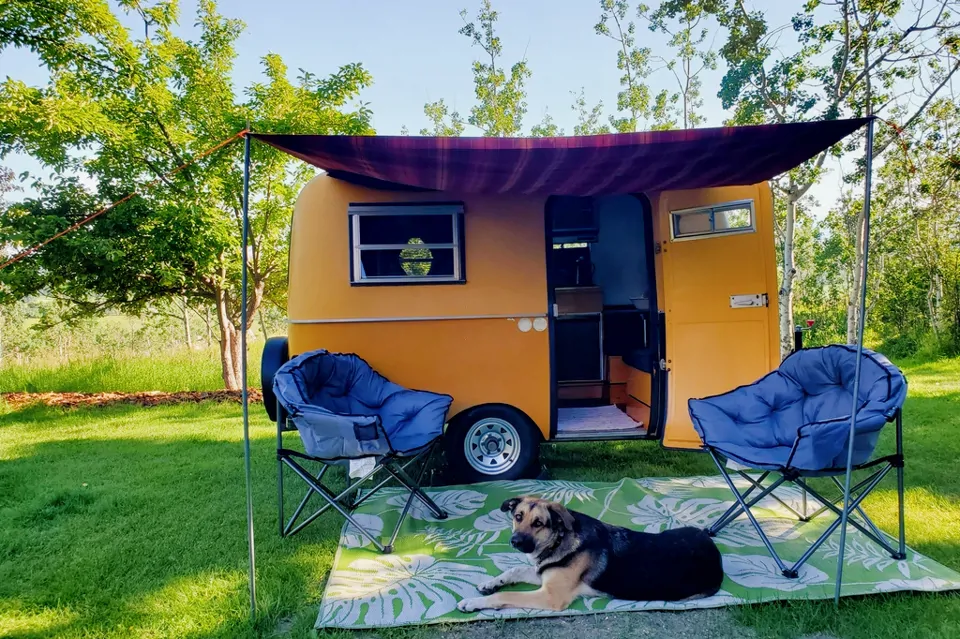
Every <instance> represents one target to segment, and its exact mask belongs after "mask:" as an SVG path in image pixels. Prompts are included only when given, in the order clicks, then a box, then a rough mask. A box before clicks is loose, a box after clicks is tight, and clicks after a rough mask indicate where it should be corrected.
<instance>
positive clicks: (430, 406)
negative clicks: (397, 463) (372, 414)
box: [378, 390, 453, 453]
mask: <svg viewBox="0 0 960 639" xmlns="http://www.w3.org/2000/svg"><path fill="white" fill-rule="evenodd" d="M452 403H453V398H452V397H450V396H449V395H440V394H437V393H430V392H427V391H417V390H403V391H400V392H398V393H394V394H393V395H391V396H390V397H388V398H387V399H386V400H385V401H384V402H383V405H382V406H381V407H380V409H379V411H378V412H379V415H380V419H381V422H382V424H383V429H384V431H385V432H386V435H387V439H388V440H389V441H390V446H391V447H392V448H393V449H394V450H396V451H397V452H400V453H404V452H408V451H411V450H416V449H419V448H422V447H423V446H424V445H426V444H428V443H429V442H431V441H433V440H434V439H436V438H437V437H439V436H440V435H442V434H443V425H444V423H445V422H446V418H447V411H448V410H449V409H450V405H451V404H452Z"/></svg>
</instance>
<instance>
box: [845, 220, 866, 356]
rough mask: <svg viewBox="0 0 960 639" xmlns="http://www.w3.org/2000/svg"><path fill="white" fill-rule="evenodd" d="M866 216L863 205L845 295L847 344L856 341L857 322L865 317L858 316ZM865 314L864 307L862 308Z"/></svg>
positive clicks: (855, 234)
mask: <svg viewBox="0 0 960 639" xmlns="http://www.w3.org/2000/svg"><path fill="white" fill-rule="evenodd" d="M865 223H866V218H865V217H864V214H863V207H862V206H861V207H860V212H859V213H858V214H857V225H856V228H855V230H854V243H853V277H852V278H851V279H852V285H851V287H850V294H849V295H848V296H847V344H856V343H857V327H858V326H859V324H858V322H863V321H865V317H864V318H861V317H858V316H859V314H860V288H861V287H862V286H863V279H862V276H863V271H864V264H863V231H864V224H865ZM864 316H866V309H864Z"/></svg>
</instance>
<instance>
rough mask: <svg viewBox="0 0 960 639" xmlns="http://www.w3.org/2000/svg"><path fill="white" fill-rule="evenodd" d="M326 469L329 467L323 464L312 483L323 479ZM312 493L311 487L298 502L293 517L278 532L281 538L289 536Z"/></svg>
mask: <svg viewBox="0 0 960 639" xmlns="http://www.w3.org/2000/svg"><path fill="white" fill-rule="evenodd" d="M328 468H330V467H329V466H328V465H326V464H324V465H323V467H322V468H321V469H320V472H318V473H317V474H316V475H315V476H314V481H316V482H319V481H320V480H321V479H323V476H324V475H325V474H326V472H327V469H328ZM314 492H315V491H314V490H313V488H311V487H308V488H307V492H306V494H305V495H304V496H303V499H301V500H300V504H299V505H298V506H297V509H296V510H295V511H293V515H292V516H291V517H290V521H289V522H288V523H287V525H286V527H284V528H282V529H281V531H280V536H281V537H286V536H287V535H289V534H290V529H291V528H292V527H293V525H294V523H296V521H297V519H298V518H299V517H300V514H301V513H303V509H304V508H305V507H306V505H307V502H308V501H310V497H311V496H312V495H313V493H314ZM324 510H325V509H324Z"/></svg>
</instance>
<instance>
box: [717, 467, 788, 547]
mask: <svg viewBox="0 0 960 639" xmlns="http://www.w3.org/2000/svg"><path fill="white" fill-rule="evenodd" d="M723 478H724V479H725V480H726V482H727V485H728V486H730V490H732V491H733V493H734V496H735V497H736V499H737V503H735V504H734V505H733V506H731V507H730V509H728V510H727V512H726V513H724V515H723V516H722V517H720V519H718V520H717V521H716V522H715V523H714V524H713V525H712V526H710V528H708V529H707V534H709V535H710V536H711V537H714V536H716V535H717V534H718V533H719V532H720V531H721V530H723V529H724V528H725V527H726V526H727V525H729V524H730V522H732V521H733V520H734V519H736V518H737V517H739V516H740V513H743V512H747V513H748V515H747V516H748V517H752V515H750V514H749V510H750V508H753V507H754V506H755V505H756V504H757V503H758V502H759V501H760V500H762V499H764V498H765V497H766V496H767V495H769V494H770V493H772V492H773V491H774V490H776V489H777V488H779V487H780V486H781V485H782V484H783V483H784V482H785V481H786V479H784V478H783V477H782V476H781V477H778V478H777V479H776V480H775V481H774V482H773V484H771V485H770V486H767V487H766V488H764V489H763V490H761V491H760V494H759V495H757V496H756V497H754V498H753V499H751V500H750V501H749V502H748V501H746V497H747V495H749V494H750V492H752V491H753V489H754V487H753V486H751V487H750V488H749V489H748V490H747V492H746V493H744V494H742V495H741V494H740V491H738V490H737V489H736V486H735V485H734V483H733V480H732V479H730V476H729V475H727V474H726V473H723ZM731 511H734V512H733V513H732V516H731V515H728V513H731Z"/></svg>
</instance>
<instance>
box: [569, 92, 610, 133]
mask: <svg viewBox="0 0 960 639" xmlns="http://www.w3.org/2000/svg"><path fill="white" fill-rule="evenodd" d="M570 94H571V95H572V96H573V106H571V107H570V108H571V109H573V111H574V112H575V113H576V114H577V123H576V124H575V125H574V126H573V134H574V135H599V134H602V133H610V127H609V126H607V125H606V124H602V123H601V122H600V118H601V117H602V116H603V101H600V102H597V103H596V104H595V105H593V106H592V107H589V108H588V107H587V97H586V95H584V91H583V88H582V87H581V88H580V92H579V93H577V92H575V91H571V92H570Z"/></svg>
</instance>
